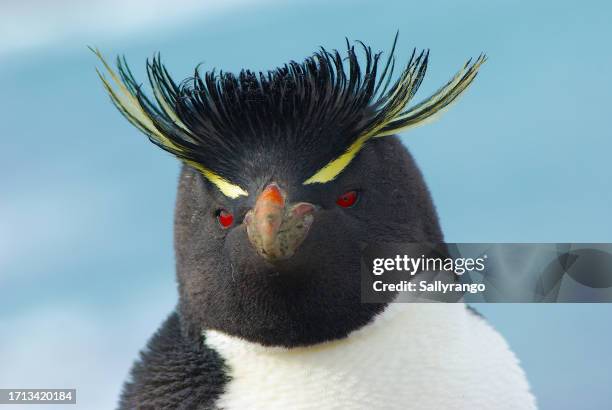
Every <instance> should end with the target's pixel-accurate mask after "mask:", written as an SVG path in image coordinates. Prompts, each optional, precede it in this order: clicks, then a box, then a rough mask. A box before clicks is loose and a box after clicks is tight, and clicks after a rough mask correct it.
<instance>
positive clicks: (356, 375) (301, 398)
mask: <svg viewBox="0 0 612 410" xmlns="http://www.w3.org/2000/svg"><path fill="white" fill-rule="evenodd" d="M205 333H206V345H207V346H208V347H210V348H211V349H213V350H214V351H216V352H218V353H219V355H220V356H221V357H222V358H223V360H224V361H225V363H227V368H228V375H229V377H230V381H229V382H228V383H227V385H226V386H225V387H224V390H223V393H222V394H221V396H220V397H219V399H218V400H217V401H216V405H217V406H218V407H219V408H222V409H227V410H233V409H268V410H271V409H330V410H333V409H338V410H341V409H363V410H369V409H411V410H412V409H414V410H431V409H483V410H484V409H497V410H513V409H535V403H534V399H533V397H532V395H531V394H530V392H529V386H528V384H527V382H526V379H525V375H524V373H523V371H522V370H521V368H520V367H519V365H518V362H517V360H516V358H515V356H514V354H513V353H512V352H511V351H510V350H509V348H508V346H507V344H506V343H505V341H504V340H503V338H502V337H501V336H500V335H499V334H498V333H497V332H495V330H493V329H492V328H491V327H490V326H489V325H488V324H487V323H486V322H485V321H484V319H482V318H481V317H479V316H477V315H475V314H473V313H472V312H470V311H469V310H467V309H466V308H465V306H463V305H461V304H447V305H442V304H435V305H434V304H416V303H414V304H412V303H408V304H406V303H394V304H391V305H389V306H388V307H387V308H386V310H385V311H384V312H383V313H381V314H380V315H378V316H377V317H376V318H375V319H374V321H373V322H372V323H371V324H368V325H366V326H364V327H363V328H361V329H359V330H356V331H354V332H353V333H351V334H350V335H349V336H348V337H347V338H345V339H340V340H335V341H331V342H326V343H322V344H320V345H316V346H309V347H301V348H295V349H287V348H279V347H263V346H261V345H258V344H254V343H251V342H247V341H244V340H242V339H239V338H236V337H233V336H228V335H226V334H224V333H222V332H217V331H214V330H210V331H206V332H205Z"/></svg>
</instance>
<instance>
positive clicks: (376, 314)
mask: <svg viewBox="0 0 612 410" xmlns="http://www.w3.org/2000/svg"><path fill="white" fill-rule="evenodd" d="M393 48H395V43H394V46H393ZM363 49H364V53H365V57H366V64H365V67H362V66H360V63H359V59H358V58H357V54H356V51H355V48H354V47H352V46H349V47H348V50H347V52H348V58H347V59H346V60H348V65H349V67H348V70H347V71H348V73H347V72H345V68H344V64H345V61H346V60H345V59H344V58H343V57H341V56H340V54H339V53H338V52H328V51H326V50H325V49H321V50H320V51H319V52H317V53H315V54H314V55H313V56H312V57H309V58H307V59H306V60H305V61H304V62H303V63H301V64H298V63H295V62H291V63H289V64H287V65H285V66H283V67H280V68H277V69H276V70H273V71H270V72H268V73H258V74H255V73H253V72H251V71H248V70H245V71H242V72H241V73H240V74H239V75H233V74H231V73H222V74H216V73H214V72H209V73H206V74H205V75H204V76H200V74H199V73H198V71H196V72H195V75H194V78H192V79H190V80H189V81H185V82H182V83H180V85H177V83H176V82H174V81H173V80H172V79H171V78H170V76H169V74H168V72H167V71H166V70H165V68H164V67H163V66H162V65H161V63H160V62H159V57H156V58H155V59H154V60H153V61H152V62H151V63H149V64H148V65H147V69H148V74H149V79H150V83H151V86H152V88H153V92H154V96H155V99H154V100H153V99H150V98H148V97H147V96H146V95H145V93H143V92H142V90H141V87H140V85H139V83H138V82H137V81H136V80H135V79H134V77H133V76H132V74H131V71H130V70H129V69H128V68H127V66H126V63H125V60H119V62H118V67H119V74H117V73H115V72H114V71H113V70H112V68H111V67H110V66H109V65H108V64H107V63H106V61H104V60H103V58H102V57H101V55H100V54H99V52H97V54H98V56H99V57H100V58H101V59H102V62H103V63H104V65H105V68H106V69H107V71H108V74H109V75H110V80H108V79H106V78H105V76H104V75H102V74H100V75H101V78H102V81H103V82H104V85H105V87H106V89H107V91H108V92H109V94H110V96H111V99H112V101H113V103H114V104H115V105H116V106H117V107H118V108H119V110H120V111H121V113H122V114H123V115H124V116H125V117H126V118H127V119H128V120H129V121H130V122H132V124H134V125H135V126H136V127H137V128H138V129H139V130H140V131H142V132H143V133H145V134H146V135H147V136H148V137H149V139H150V140H151V141H152V142H153V143H155V144H156V145H158V146H159V147H161V148H162V149H164V150H166V151H168V152H170V153H172V154H173V155H175V156H177V157H178V158H179V159H181V160H182V161H183V163H184V166H183V168H182V171H181V177H180V182H179V188H178V197H177V205H176V213H175V237H174V239H175V251H176V270H177V279H178V290H179V301H178V305H177V309H176V312H174V313H173V314H172V315H171V316H170V317H169V318H168V319H167V320H166V322H165V323H164V324H163V325H162V327H161V329H160V330H159V331H158V333H157V334H156V335H155V336H154V337H153V338H152V339H151V341H150V342H149V344H148V346H147V348H146V349H145V350H144V351H143V352H142V354H141V358H140V360H139V361H138V362H137V363H136V364H135V365H134V368H133V370H132V374H131V378H130V380H129V381H128V382H127V383H126V385H125V388H124V391H123V394H122V396H121V400H120V408H121V409H161V408H180V409H216V408H218V409H226V410H232V409H289V408H291V409H321V408H322V409H335V408H338V409H340V408H342V409H344V408H349V409H350V408H354V409H376V408H381V409H438V408H450V409H491V408H496V409H506V408H507V409H532V408H534V401H533V398H532V396H531V394H530V393H529V389H528V385H527V382H526V379H525V377H524V374H523V373H522V371H521V370H520V368H519V366H518V364H517V361H516V358H515V357H514V355H513V354H512V353H511V352H510V351H509V349H508V347H507V345H506V344H505V342H504V341H503V339H502V338H501V337H500V336H499V335H498V334H497V333H496V332H495V331H494V330H493V329H491V328H490V327H489V326H488V325H487V324H486V323H485V322H484V321H483V320H482V319H481V318H480V317H478V316H475V315H474V314H472V313H470V312H469V311H468V310H467V309H466V308H465V306H464V305H462V304H452V305H443V304H426V305H419V304H410V303H404V304H402V303H394V299H395V297H396V296H397V295H396V294H392V293H390V294H388V295H385V299H383V300H382V301H380V302H379V303H362V300H361V294H362V289H361V262H362V256H363V255H362V251H363V249H364V246H365V247H367V246H368V245H384V244H386V243H400V244H401V243H414V242H421V243H422V242H428V243H441V242H443V235H442V231H441V229H440V226H439V222H438V217H437V215H436V211H435V208H434V205H433V202H432V200H431V197H430V194H429V191H428V189H427V187H426V185H425V182H424V181H423V177H422V175H421V173H420V171H419V169H418V167H417V165H416V164H415V162H414V160H413V159H412V157H411V156H410V154H409V153H408V151H407V149H406V148H405V147H404V146H403V145H402V144H401V143H400V141H399V140H398V139H397V137H395V136H394V134H395V133H397V132H400V131H403V130H406V129H408V128H410V127H413V126H415V125H417V124H419V123H421V122H423V121H425V120H427V119H429V118H432V116H433V115H435V114H436V113H437V112H439V111H441V110H442V109H444V108H446V107H447V106H448V105H449V104H451V103H452V102H453V101H454V100H455V99H456V97H457V96H459V95H460V94H461V93H462V92H463V91H464V90H465V89H466V88H467V87H468V86H469V85H470V84H471V82H472V81H473V79H474V78H475V76H476V74H477V72H478V68H479V67H480V65H481V64H482V63H483V62H484V57H483V56H481V57H480V58H478V59H477V60H475V61H473V62H471V63H470V62H468V63H467V64H466V65H465V66H464V67H463V69H462V70H461V71H460V72H459V73H457V75H455V76H454V77H453V78H452V79H451V80H450V81H449V82H448V83H447V84H446V85H444V86H443V87H442V88H440V89H439V90H438V91H437V92H436V93H435V94H434V95H432V96H431V97H429V98H428V99H426V100H425V101H423V102H421V103H419V104H416V105H414V106H413V107H409V106H408V104H409V102H410V100H411V98H412V97H413V96H414V94H415V93H416V90H417V89H418V87H419V85H420V83H421V81H422V79H423V77H424V75H425V69H426V67H427V61H428V53H427V52H422V53H420V54H418V55H417V54H416V53H413V55H412V57H411V59H410V61H409V63H408V65H407V66H406V68H405V69H404V71H403V72H402V73H401V74H400V75H399V77H398V79H397V80H396V81H395V82H391V81H388V80H389V79H390V78H391V75H392V74H391V73H392V71H393V67H394V60H393V57H392V54H393V50H392V52H391V53H390V56H389V57H388V59H387V61H386V63H385V64H384V65H383V66H379V63H380V61H379V59H380V54H373V53H372V52H371V50H370V49H369V48H368V47H366V46H364V45H363ZM382 137H384V138H382Z"/></svg>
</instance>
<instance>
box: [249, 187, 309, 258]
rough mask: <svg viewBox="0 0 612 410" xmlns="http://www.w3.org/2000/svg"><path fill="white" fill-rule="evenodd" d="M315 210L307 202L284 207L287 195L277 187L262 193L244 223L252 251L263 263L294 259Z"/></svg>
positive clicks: (267, 188) (268, 188)
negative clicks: (255, 252) (259, 256)
mask: <svg viewBox="0 0 612 410" xmlns="http://www.w3.org/2000/svg"><path fill="white" fill-rule="evenodd" d="M314 211H315V206H314V205H312V204H309V203H307V202H300V203H297V204H289V206H287V203H286V195H285V193H284V192H283V191H282V190H281V189H280V187H279V186H278V185H277V184H276V183H271V184H269V185H268V186H266V188H265V189H264V190H263V191H262V192H261V194H260V195H259V197H258V198H257V201H256V202H255V206H254V207H253V209H251V210H250V211H249V212H247V214H246V216H245V219H244V222H245V224H246V227H247V235H248V237H249V240H250V241H251V244H253V247H254V248H255V250H256V251H257V252H258V253H259V254H260V255H261V256H262V257H264V258H265V259H266V260H269V261H274V260H281V259H287V258H290V257H291V256H293V254H294V253H295V251H296V250H297V248H298V247H299V246H300V245H301V243H302V242H303V241H304V238H306V235H307V234H308V230H309V229H310V226H311V225H312V222H313V221H314V215H313V213H314Z"/></svg>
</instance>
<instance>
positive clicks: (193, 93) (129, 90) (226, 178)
mask: <svg viewBox="0 0 612 410" xmlns="http://www.w3.org/2000/svg"><path fill="white" fill-rule="evenodd" d="M396 41H397V36H396V38H395V41H394V43H393V47H392V49H391V52H390V53H389V56H388V57H387V58H386V61H384V63H383V62H381V53H373V52H372V50H371V48H370V47H367V46H365V45H364V44H363V43H361V42H359V43H358V44H359V47H358V48H361V49H362V51H363V60H364V61H362V62H360V58H359V56H358V52H357V51H356V50H355V46H352V45H350V44H348V42H347V57H346V58H343V57H342V56H341V55H340V53H339V52H338V51H335V50H334V51H327V50H326V49H324V48H321V49H320V50H319V51H317V52H316V53H314V54H313V55H312V56H310V57H308V58H306V59H305V60H304V61H303V62H302V63H297V62H295V61H291V62H290V63H288V64H285V65H284V66H282V67H279V68H276V69H274V70H271V71H268V72H259V73H255V72H252V71H249V70H242V71H241V72H240V73H239V74H238V75H235V74H232V73H226V72H218V73H217V72H215V71H214V70H213V71H210V72H206V73H205V74H203V75H202V74H201V73H200V71H199V70H198V68H196V70H195V73H194V75H193V77H192V78H189V79H187V80H185V81H183V82H181V83H180V84H177V83H176V82H175V81H174V80H173V79H172V78H171V76H170V75H169V74H168V71H167V70H166V68H165V67H164V66H163V65H162V63H161V61H160V57H159V55H158V56H156V57H154V58H153V59H152V61H147V74H148V77H149V83H150V85H151V88H152V90H153V97H154V98H150V97H148V96H147V95H146V94H145V93H144V92H143V91H142V87H141V86H140V85H139V83H138V82H137V81H136V80H135V79H134V76H133V75H132V73H131V72H130V69H129V68H128V65H127V63H126V61H125V59H121V58H118V59H117V72H118V74H117V73H116V72H115V71H114V70H113V69H112V68H111V67H110V65H109V64H107V63H106V61H105V60H104V58H103V57H102V55H101V54H100V52H99V51H98V50H94V52H95V53H96V54H97V56H98V57H99V58H100V60H101V61H102V63H103V64H104V66H105V68H106V70H107V72H108V74H109V76H110V78H111V79H110V80H109V79H107V78H106V77H105V76H104V75H103V74H101V73H100V72H98V74H99V75H100V78H101V79H102V82H103V83H104V86H105V88H106V90H107V91H108V93H109V94H110V96H111V99H112V101H113V103H114V104H115V105H116V106H117V108H118V109H119V110H120V111H121V113H122V114H123V115H124V116H125V117H126V118H127V119H128V120H129V121H130V122H131V123H132V124H133V125H135V126H136V127H137V128H138V129H140V130H141V131H142V132H143V133H145V134H146V135H147V136H148V137H149V139H150V140H151V141H152V142H153V143H155V144H156V145H158V146H159V147H161V148H162V149H164V150H166V151H169V152H171V153H172V154H174V155H175V156H177V157H178V158H180V159H181V160H183V161H184V162H186V163H187V164H189V165H191V166H193V167H195V168H197V169H198V170H200V171H201V172H202V174H203V175H204V177H206V178H207V179H208V180H209V181H210V182H212V183H213V184H215V185H216V186H217V187H218V188H219V189H220V191H221V192H222V193H223V194H224V195H226V196H228V197H230V198H236V197H238V196H242V195H248V192H247V191H246V190H245V188H244V187H246V186H247V185H248V184H249V181H250V179H251V178H253V175H254V174H257V172H259V171H260V170H262V169H265V168H266V167H270V166H271V165H273V164H274V162H278V163H284V165H285V166H286V165H287V164H291V169H294V170H295V172H296V173H297V174H298V175H299V178H300V180H301V182H302V183H303V184H314V183H325V182H329V181H331V180H333V179H334V178H335V177H336V176H337V175H339V174H340V172H342V171H343V170H344V169H345V168H346V166H347V165H348V164H349V163H350V162H351V160H352V159H353V158H354V157H355V155H356V154H357V153H358V152H359V151H360V150H361V148H362V147H363V146H364V144H365V143H367V141H368V140H369V139H371V138H375V137H382V136H386V135H391V134H395V133H397V132H400V131H403V130H406V129H408V128H411V127H413V126H415V125H418V124H420V123H422V122H423V121H425V120H427V119H430V118H432V117H433V116H434V114H436V113H439V112H440V111H441V110H442V109H444V108H445V107H447V106H448V105H449V104H450V103H452V102H453V101H454V100H455V99H456V98H457V97H458V96H459V95H460V94H461V93H462V92H463V91H464V90H465V89H466V88H467V87H468V86H469V85H470V84H471V82H472V81H473V80H474V78H475V77H476V74H477V72H478V69H479V67H480V66H481V64H482V63H483V62H484V61H485V60H486V57H485V56H484V55H481V56H480V57H478V58H477V59H476V60H475V61H474V62H471V61H468V62H467V63H466V64H465V65H464V67H463V68H462V69H461V70H460V71H459V72H458V73H457V74H456V75H455V76H454V77H453V78H452V79H451V80H450V81H449V82H448V83H447V84H445V85H444V86H443V87H441V88H440V89H439V90H438V91H437V92H435V93H434V94H433V95H432V96H430V97H429V98H427V99H426V100H424V101H423V102H421V103H419V104H416V105H413V106H411V107H408V104H409V102H410V101H411V99H412V97H413V96H414V95H415V93H416V92H417V90H418V88H419V86H420V84H421V82H422V80H423V78H424V76H425V71H426V69H427V62H428V56H429V52H428V51H421V52H420V53H417V52H416V50H415V51H413V53H412V56H411V57H410V60H409V61H408V64H407V65H406V67H405V68H404V69H403V71H402V72H401V74H400V75H399V76H398V77H397V79H395V80H393V71H394V67H395V58H394V56H393V52H394V49H395V45H396ZM346 60H348V62H347V63H346V62H345V61H346Z"/></svg>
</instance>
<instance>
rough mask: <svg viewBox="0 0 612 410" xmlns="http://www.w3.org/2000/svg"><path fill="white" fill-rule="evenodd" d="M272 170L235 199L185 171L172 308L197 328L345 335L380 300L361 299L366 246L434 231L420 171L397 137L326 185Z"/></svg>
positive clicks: (302, 336)
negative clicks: (246, 194)
mask: <svg viewBox="0 0 612 410" xmlns="http://www.w3.org/2000/svg"><path fill="white" fill-rule="evenodd" d="M269 169H270V171H269V172H267V173H263V174H260V175H257V176H256V177H254V178H253V179H252V182H251V183H250V184H248V188H249V191H250V192H257V195H253V196H249V197H246V198H242V197H241V198H236V199H230V198H227V197H225V196H224V195H221V194H219V192H218V190H217V189H215V187H214V186H213V185H212V184H210V183H209V182H208V181H207V180H206V179H205V178H203V177H202V176H201V174H200V173H199V172H197V171H195V170H193V169H191V168H189V167H184V169H183V171H182V175H181V181H180V185H179V193H178V201H177V209H176V221H175V222H176V230H175V232H176V233H175V247H176V256H177V273H178V281H179V290H180V296H181V297H180V304H179V307H180V311H181V315H182V317H183V319H184V320H183V321H184V325H185V327H186V330H187V331H188V333H189V334H191V335H193V336H194V337H198V336H199V334H200V333H201V331H202V330H203V329H216V330H220V331H223V332H225V333H228V334H231V335H235V336H239V337H241V338H244V339H247V340H250V341H253V342H257V343H260V344H263V345H274V346H288V347H292V346H302V345H310V344H314V343H319V342H323V341H327V340H332V339H337V338H342V337H345V336H346V335H347V334H348V333H349V332H351V331H352V330H355V329H358V328H360V327H361V326H363V325H365V324H367V323H368V322H369V321H370V320H371V319H372V318H373V317H374V316H375V315H376V314H377V313H378V312H380V311H381V310H382V309H383V308H384V305H381V304H365V303H361V283H360V268H361V250H362V249H363V248H364V246H367V244H375V243H384V242H385V241H387V242H390V241H399V240H402V241H414V242H416V241H432V242H438V241H441V239H442V237H441V233H440V230H439V227H438V224H437V219H436V216H435V211H434V209H433V206H432V204H431V200H430V198H429V194H428V192H427V189H426V187H425V184H424V183H423V181H422V178H421V175H420V173H419V171H418V169H417V167H416V165H415V164H414V162H413V161H412V159H411V157H410V156H409V154H408V153H407V151H406V149H405V148H404V147H403V146H402V145H401V144H400V143H399V141H397V140H396V139H394V138H388V139H384V140H378V141H376V142H372V143H370V144H369V145H368V146H367V147H366V148H364V149H363V150H362V151H361V152H360V153H359V155H358V156H357V157H356V158H355V160H354V161H352V163H351V164H350V165H349V167H348V168H347V169H346V170H345V171H344V172H342V173H341V174H340V175H339V176H338V178H337V179H335V180H333V181H331V182H329V183H326V184H313V185H303V184H301V183H299V182H298V181H297V180H296V179H295V178H292V177H291V175H292V171H291V169H289V168H288V167H286V168H285V169H281V168H275V167H273V166H270V167H269ZM297 225H302V226H301V227H299V228H298V227H296V226H297ZM287 232H290V234H289V235H287V234H286V233H287ZM283 234H286V235H285V237H283V236H282V235H283Z"/></svg>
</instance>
